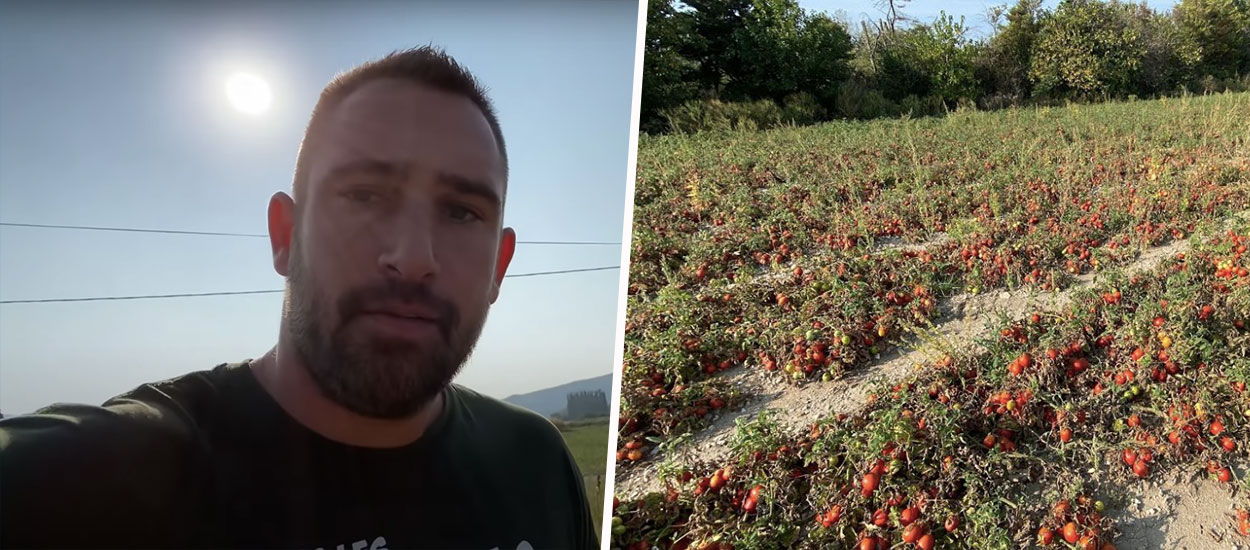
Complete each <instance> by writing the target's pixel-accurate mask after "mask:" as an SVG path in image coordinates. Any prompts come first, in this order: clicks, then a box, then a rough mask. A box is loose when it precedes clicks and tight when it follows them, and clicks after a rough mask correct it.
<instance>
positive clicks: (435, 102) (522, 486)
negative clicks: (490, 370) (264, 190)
mask: <svg viewBox="0 0 1250 550" xmlns="http://www.w3.org/2000/svg"><path fill="white" fill-rule="evenodd" d="M507 172H508V170H507V155H506V153H505V149H504V140H503V137H502V134H501V133H500V129H499V123H498V121H497V120H496V118H495V114H494V112H493V108H492V106H491V104H490V102H489V100H488V99H487V98H486V97H485V95H484V93H483V91H482V90H481V88H480V87H479V85H478V84H477V83H476V81H475V80H474V78H473V76H472V75H470V74H469V73H468V72H467V71H465V70H464V69H462V68H461V67H460V66H459V65H458V64H457V63H456V62H455V61H454V60H453V59H451V58H450V57H448V56H447V55H445V54H444V53H442V52H441V51H438V50H436V49H433V48H419V49H414V50H409V51H404V52H398V53H394V54H391V55H389V56H387V57H385V58H383V59H381V60H378V61H375V62H371V63H368V64H365V65H362V66H360V67H357V68H355V69H353V70H352V71H350V72H347V73H346V74H343V75H340V76H339V77H337V78H335V79H334V81H332V82H331V83H330V84H329V85H328V86H327V87H326V88H325V90H324V91H323V92H322V94H321V98H320V100H319V101H318V103H317V106H316V107H315V108H314V110H313V113H312V116H311V119H310V121H309V124H308V127H307V130H306V132H305V135H304V141H303V143H302V145H301V147H300V151H299V156H298V159H297V162H296V168H295V176H294V184H293V189H292V195H293V197H292V196H289V195H287V194H285V193H277V194H275V195H274V196H273V198H272V199H271V200H270V202H269V211H268V219H269V236H270V243H271V245H272V250H273V265H274V269H275V270H276V271H277V272H278V273H279V274H281V275H283V276H284V277H286V279H287V285H286V300H285V304H284V307H283V312H282V323H281V330H280V334H279V336H278V342H277V344H276V346H275V347H274V348H273V349H271V350H270V351H269V352H268V353H266V354H265V355H264V356H262V357H260V358H259V359H255V360H248V361H244V362H241V363H235V364H223V365H220V366H218V367H216V368H214V369H211V370H206V371H200V372H194V373H191V374H188V375H185V376H182V377H179V378H175V379H172V380H167V381H163V382H157V383H153V384H146V385H144V386H142V387H140V388H138V389H136V390H134V391H131V392H130V393H127V394H125V395H121V396H118V397H116V398H114V399H111V400H109V401H108V402H106V403H104V405H103V406H101V407H91V406H85V405H55V406H52V407H48V408H45V409H43V410H41V411H39V412H37V413H36V414H33V415H27V416H19V417H11V418H6V419H4V420H2V421H0V518H3V520H2V523H0V546H4V547H5V548H10V547H13V548H20V547H40V548H44V547H49V546H73V547H79V548H82V547H109V548H135V547H144V546H146V547H161V548H186V547H198V548H306V549H309V550H311V549H314V548H319V549H325V550H330V549H342V550H383V549H386V550H398V549H403V548H459V549H479V550H489V549H506V550H512V549H514V548H515V549H529V548H535V549H540V548H578V549H582V548H595V547H598V543H597V542H596V538H597V537H596V535H595V533H594V532H593V524H592V521H591V519H590V514H589V503H588V502H587V499H586V496H585V491H584V487H583V484H582V479H581V476H580V474H579V472H578V468H577V466H576V464H575V463H574V461H573V459H572V457H571V455H570V453H569V452H568V449H567V448H566V447H565V445H564V442H563V439H562V438H561V436H560V434H559V432H558V431H557V430H556V429H555V428H554V427H553V426H552V424H551V423H550V422H548V421H547V420H546V419H545V418H543V417H541V416H539V415H537V414H534V413H529V412H526V411H524V410H522V409H519V408H516V407H513V406H511V405H507V404H505V403H503V402H500V401H497V400H494V399H491V398H488V397H485V396H483V395H480V394H478V393H475V392H473V391H471V390H468V389H466V388H463V387H461V386H459V385H457V384H453V383H452V379H453V378H454V377H455V375H456V373H457V372H458V371H459V369H460V367H461V365H462V364H463V363H464V361H465V359H466V358H467V357H468V356H469V354H470V353H471V351H472V349H473V346H474V344H475V342H476V340H477V338H478V336H479V334H480V331H481V329H482V325H483V323H484V322H485V319H486V315H487V311H488V310H489V308H490V306H491V304H493V303H494V301H495V299H496V298H497V296H498V294H499V288H500V284H501V283H502V282H503V277H504V273H505V272H506V271H507V268H508V264H509V262H510V261H511V259H512V254H513V250H514V247H515V245H516V236H515V234H514V232H513V230H512V229H510V228H504V227H503V225H502V220H503V209H504V202H505V201H504V199H505V195H506V187H507V185H506V182H507ZM596 505H599V504H598V503H596Z"/></svg>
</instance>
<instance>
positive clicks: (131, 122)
mask: <svg viewBox="0 0 1250 550" xmlns="http://www.w3.org/2000/svg"><path fill="white" fill-rule="evenodd" d="M80 4H81V5H82V6H84V7H80V8H78V9H75V10H67V9H64V8H65V6H64V5H61V6H59V7H58V8H57V9H52V8H47V7H37V6H38V5H39V3H37V2H28V3H26V4H25V5H23V4H19V3H12V2H11V3H7V4H6V8H5V16H4V17H3V18H0V221H3V222H16V223H42V224H67V225H98V226H120V227H138V228H159V229H180V230H193V231H226V232H243V233H265V232H266V222H265V208H266V204H267V201H268V199H269V197H270V195H271V194H272V193H274V192H275V191H279V190H286V189H288V188H289V186H290V179H291V171H292V167H293V165H294V162H295V154H296V150H297V148H298V145H299V140H300V137H301V135H302V131H303V126H304V124H305V123H306V120H307V116H308V112H309V110H310V109H311V108H312V106H313V104H314V103H315V101H316V98H317V95H318V93H319V92H320V90H321V87H322V86H323V85H324V84H325V83H326V82H327V81H328V80H329V79H330V78H331V77H333V75H334V74H335V73H337V72H339V71H342V70H345V69H347V68H350V67H351V66H353V65H355V64H357V63H360V62H362V61H365V60H367V59H371V58H374V57H377V56H380V55H383V54H385V53H388V52H390V51H392V50H395V49H402V48H407V47H411V46H416V45H421V44H426V43H433V44H435V45H439V46H442V47H444V48H446V49H447V51H448V52H449V53H451V54H452V55H453V56H455V57H456V58H457V59H458V60H459V61H461V62H462V63H464V64H465V65H467V66H468V67H469V68H470V70H472V71H474V72H475V73H476V74H477V75H478V77H479V78H480V79H481V80H482V81H483V82H484V83H485V84H486V86H487V87H488V88H490V93H491V95H492V98H493V99H494V101H495V103H496V107H497V109H498V111H499V116H500V120H501V124H502V127H503V130H504V133H505V138H506V139H507V140H508V142H509V157H510V160H511V172H512V173H511V180H510V186H509V204H508V211H507V213H506V220H505V222H506V223H507V224H508V225H510V226H513V227H515V228H516V229H517V232H518V237H519V239H521V240H589V241H612V242H617V241H620V240H621V231H622V227H623V226H624V225H623V224H624V221H623V220H622V212H623V208H624V205H625V200H626V195H625V194H626V165H627V159H628V145H629V135H628V133H629V127H630V113H629V109H630V105H631V93H632V85H633V72H634V51H635V33H636V24H637V11H636V10H637V5H636V3H634V2H630V1H621V0H618V1H604V2H589V3H581V4H566V3H556V2H546V3H543V2H527V3H525V6H524V7H520V6H514V5H512V4H511V3H505V2H501V3H497V4H482V3H471V4H472V5H471V6H470V5H460V4H461V3H454V4H452V5H435V4H431V3H419V2H400V1H392V2H361V3H355V2H353V3H350V6H349V5H347V3H342V4H339V3H335V4H331V3H329V2H310V3H276V2H273V3H260V5H252V4H243V3H222V4H219V3H211V4H212V6H211V7H209V6H201V7H193V6H192V4H191V3H183V2H173V3H155V2H153V3H135V2H110V3H107V4H108V5H107V6H101V5H94V6H95V7H92V6H93V4H88V3H85V2H84V3H80ZM101 4H105V3H101ZM171 6H177V7H171ZM236 72H248V73H253V74H255V75H258V76H260V77H262V78H264V79H265V80H267V81H268V83H269V85H270V86H271V88H272V93H273V100H272V106H271V108H270V109H269V110H268V111H267V112H266V113H264V114H261V115H257V116H253V115H247V114H244V113H241V112H239V111H237V110H235V109H233V108H232V107H231V106H230V105H229V103H228V102H227V100H226V94H225V82H226V79H227V78H228V77H229V76H230V75H231V74H234V73H236ZM619 263H620V247H619V246H576V247H557V246H533V245H520V246H519V247H518V251H517V255H516V259H515V260H514V262H513V265H512V269H511V271H512V272H513V273H523V272H533V271H546V270H557V269H572V268H585V267H597V266H610V265H617V264H619ZM618 282H619V271H617V270H609V271H602V272H594V273H580V274H568V275H557V276H548V277H532V278H518V279H509V280H507V281H506V282H505V284H504V287H503V291H502V294H501V296H500V300H499V301H498V302H497V304H496V305H495V307H494V309H493V310H492V312H491V315H490V318H489V320H488V322H487V325H486V329H485V330H484V332H483V335H482V339H481V341H480V343H479V345H478V348H477V351H476V353H475V355H474V357H473V358H472V359H471V360H470V362H469V365H468V366H467V367H466V369H465V370H464V371H463V373H462V374H461V376H460V378H459V379H458V381H459V382H461V383H464V384H465V385H467V386H469V387H472V388H475V389H478V390H479V391H482V392H484V393H486V394H489V395H494V396H497V397H504V396H507V395H509V394H513V393H523V392H528V391H532V390H537V389H541V388H545V387H549V386H553V385H556V384H561V383H564V382H568V381H572V380H575V379H581V378H587V377H591V376H597V375H601V374H605V373H608V372H610V371H611V370H612V369H611V362H612V359H613V356H614V346H615V328H616V303H617V295H618ZM281 287H282V278H281V277H280V276H279V275H277V274H276V273H274V271H273V269H272V266H271V262H270V251H269V245H268V242H267V240H266V239H263V238H227V237H209V236H182V235H159V234H137V233H105V232H87V231H70V230H55V229H31V228H20V227H0V300H24V299H40V298H62V297H91V296H116V295H140V294H166V293H187V292H191V293H194V292H214V291H243V290H262V289H278V288H281ZM281 301H282V298H281V294H266V295H254V296H224V297H203V298H184V299H165V300H134V301H115V302H86V303H57V304H4V305H0V411H3V413H4V414H6V415H10V414H20V413H26V412H31V411H33V410H34V409H36V408H38V407H41V406H44V405H47V404H50V403H52V402H58V401H60V402H85V403H100V402H102V401H104V400H105V399H107V398H109V397H111V396H113V395H116V394H118V393H122V392H124V391H127V390H129V389H131V388H133V387H135V386H137V385H139V384H142V383H144V382H149V381H154V380H161V379H165V378H170V377H174V376H178V375H181V374H183V373H186V372H190V371H194V370H201V369H206V368H211V367H212V366H214V365H216V364H219V363H222V362H228V361H238V360H242V359H246V358H252V357H256V356H259V355H261V354H263V353H264V352H265V351H266V350H267V349H269V347H270V346H272V344H273V343H274V342H275V341H276V338H277V330H278V323H279V315H280V306H281Z"/></svg>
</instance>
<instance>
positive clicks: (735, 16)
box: [683, 0, 751, 97]
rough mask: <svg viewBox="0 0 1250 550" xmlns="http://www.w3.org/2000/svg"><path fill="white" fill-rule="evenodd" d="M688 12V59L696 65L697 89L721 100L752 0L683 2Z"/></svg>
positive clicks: (697, 0) (736, 57)
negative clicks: (689, 38)
mask: <svg viewBox="0 0 1250 550" xmlns="http://www.w3.org/2000/svg"><path fill="white" fill-rule="evenodd" d="M683 3H684V4H686V6H688V7H689V8H690V9H691V11H690V12H688V13H689V14H690V18H691V19H690V30H689V33H690V37H691V40H690V42H689V44H688V45H689V50H688V52H689V53H688V57H689V58H690V59H693V60H694V61H695V62H697V63H698V65H699V67H698V70H697V71H696V73H697V75H698V79H699V87H700V89H702V90H705V91H707V92H708V95H710V96H711V97H720V95H721V91H722V89H723V87H724V86H725V84H726V82H727V80H728V75H729V72H730V71H731V70H732V69H733V68H734V67H736V66H737V65H738V63H739V62H740V60H739V59H738V51H739V47H738V44H737V41H738V40H739V38H740V37H739V33H740V31H741V29H742V28H743V27H744V26H745V24H746V22H745V18H746V14H747V13H748V12H749V11H750V9H751V0H684V2H683Z"/></svg>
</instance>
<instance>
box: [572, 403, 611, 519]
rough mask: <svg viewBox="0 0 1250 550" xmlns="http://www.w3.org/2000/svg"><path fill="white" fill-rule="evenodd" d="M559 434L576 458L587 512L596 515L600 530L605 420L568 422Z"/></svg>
mask: <svg viewBox="0 0 1250 550" xmlns="http://www.w3.org/2000/svg"><path fill="white" fill-rule="evenodd" d="M561 433H563V434H564V441H565V443H567V444H568V446H569V451H571V452H572V453H573V459H574V460H576V461H577V467H578V468H580V469H581V471H582V477H583V478H584V479H585V484H586V497H587V499H588V500H590V514H591V516H593V517H594V518H595V533H596V534H597V533H599V530H600V526H601V525H602V521H603V498H604V496H603V495H604V492H603V489H604V483H605V482H606V480H605V479H604V472H605V471H606V470H607V460H608V421H607V419H599V420H597V421H594V422H590V423H581V422H578V423H571V424H570V425H568V426H565V427H564V428H563V429H562V430H561Z"/></svg>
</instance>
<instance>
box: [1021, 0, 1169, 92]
mask: <svg viewBox="0 0 1250 550" xmlns="http://www.w3.org/2000/svg"><path fill="white" fill-rule="evenodd" d="M1116 6H1117V4H1115V3H1114V2H1112V3H1102V2H1099V1H1097V0H1062V1H1061V2H1060V3H1059V6H1058V7H1057V8H1056V9H1055V11H1054V12H1051V13H1048V14H1046V15H1045V16H1044V17H1043V18H1042V24H1041V30H1040V31H1039V33H1038V36H1037V43H1036V46H1035V47H1034V50H1033V56H1032V58H1031V60H1030V64H1029V78H1030V79H1031V80H1032V81H1033V83H1034V85H1035V88H1034V92H1035V93H1041V94H1048V95H1054V96H1061V97H1065V96H1066V97H1072V96H1075V97H1086V98H1088V97H1093V96H1099V95H1123V94H1125V93H1128V92H1129V91H1130V90H1131V86H1132V84H1133V82H1134V80H1135V77H1136V73H1137V71H1138V70H1139V69H1140V67H1141V62H1142V57H1143V56H1144V53H1145V52H1144V51H1143V47H1142V44H1141V38H1140V37H1139V36H1138V35H1137V34H1136V32H1135V31H1134V30H1133V29H1132V28H1131V27H1129V26H1128V25H1127V24H1126V22H1125V20H1124V18H1122V17H1118V16H1117V13H1116V12H1117V7H1116Z"/></svg>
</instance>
